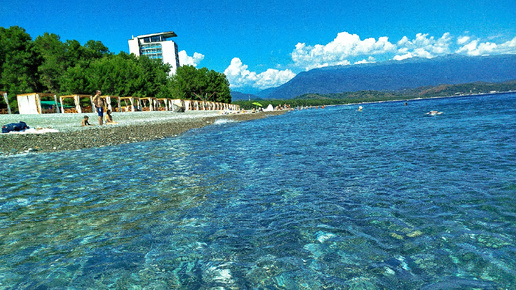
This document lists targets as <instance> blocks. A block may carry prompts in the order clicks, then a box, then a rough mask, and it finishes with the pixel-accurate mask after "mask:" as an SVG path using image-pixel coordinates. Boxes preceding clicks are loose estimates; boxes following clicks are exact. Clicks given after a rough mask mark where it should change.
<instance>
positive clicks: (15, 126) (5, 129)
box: [2, 121, 29, 133]
mask: <svg viewBox="0 0 516 290" xmlns="http://www.w3.org/2000/svg"><path fill="white" fill-rule="evenodd" d="M25 129H29V126H27V124H26V123H25V122H23V121H20V122H19V123H11V124H7V125H3V126H2V133H9V132H11V131H24V130H25Z"/></svg>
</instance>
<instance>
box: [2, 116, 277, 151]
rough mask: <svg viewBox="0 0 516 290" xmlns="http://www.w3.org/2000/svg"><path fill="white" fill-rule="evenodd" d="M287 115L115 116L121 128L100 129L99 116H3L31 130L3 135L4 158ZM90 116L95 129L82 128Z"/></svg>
mask: <svg viewBox="0 0 516 290" xmlns="http://www.w3.org/2000/svg"><path fill="white" fill-rule="evenodd" d="M283 113H285V111H273V112H258V113H251V112H243V113H242V112H241V113H232V114H225V115H223V114H221V113H220V111H190V112H185V113H174V112H162V111H160V112H129V113H113V114H112V115H113V119H114V121H115V122H117V124H109V125H102V126H100V125H98V119H97V116H96V115H95V114H91V113H90V114H43V115H18V114H12V115H0V124H1V125H6V124H9V123H15V122H19V121H23V122H25V123H27V125H28V126H29V127H30V128H31V129H30V130H27V131H26V132H23V133H4V134H0V155H12V154H20V153H26V152H31V153H37V152H56V151H63V150H77V149H83V148H92V147H103V146H112V145H119V144H124V143H133V142H142V141H150V140H157V139H162V138H168V137H174V136H177V135H179V134H181V133H184V132H186V131H188V130H190V129H195V128H201V127H204V126H207V125H210V124H213V123H215V122H217V121H225V120H227V121H247V120H254V119H260V118H265V117H268V116H275V115H281V114H283ZM85 115H88V117H89V121H90V123H91V124H93V126H86V127H81V125H80V124H81V121H82V119H83V117H84V116H85Z"/></svg>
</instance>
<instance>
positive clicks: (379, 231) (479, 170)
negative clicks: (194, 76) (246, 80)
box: [0, 94, 516, 289]
mask: <svg viewBox="0 0 516 290" xmlns="http://www.w3.org/2000/svg"><path fill="white" fill-rule="evenodd" d="M362 106H363V107H364V109H363V111H361V112H359V111H358V110H357V108H358V105H354V106H337V107H327V108H326V109H317V110H316V109H312V110H303V111H294V112H290V113H287V114H285V115H282V116H277V117H270V118H266V119H261V120H255V121H250V122H241V123H230V122H227V123H224V122H221V123H219V124H216V125H212V126H209V127H205V128H202V129H197V130H193V131H190V132H188V133H186V134H184V135H181V136H179V137H175V138H170V139H165V140H159V141H153V142H145V143H136V144H126V145H121V146H115V147H104V148H98V149H87V150H79V151H69V152H59V153H55V154H54V153H53V154H32V155H31V154H29V155H23V156H15V157H4V158H1V159H0V161H1V164H0V175H1V183H0V192H1V194H0V288H2V289H19V288H22V289H23V288H28V289H47V288H60V289H62V288H77V289H81V288H90V289H93V288H94V289H105V288H119V289H126V288H130V289H141V288H146V289H171V288H181V289H211V288H218V289H250V288H255V289H383V288H388V289H413V288H422V289H450V288H466V289H467V288H479V289H499V288H502V289H505V288H507V289H509V288H513V289H514V288H516V247H515V245H516V95H515V94H507V95H496V96H477V97H459V98H448V99H433V100H420V101H409V102H408V105H407V106H405V104H404V102H390V103H377V104H363V105H362ZM430 110H439V111H442V112H443V114H441V115H437V116H428V115H425V113H426V112H428V111H430Z"/></svg>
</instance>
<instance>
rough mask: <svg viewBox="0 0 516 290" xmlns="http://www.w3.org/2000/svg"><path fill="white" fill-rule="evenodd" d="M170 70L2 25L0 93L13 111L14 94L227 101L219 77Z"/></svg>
mask: <svg viewBox="0 0 516 290" xmlns="http://www.w3.org/2000/svg"><path fill="white" fill-rule="evenodd" d="M169 72H170V66H169V65H168V64H164V63H163V62H162V61H161V60H159V59H150V58H148V57H145V56H140V57H136V56H135V55H134V54H127V53H125V52H120V53H119V54H114V53H112V52H110V51H109V49H108V48H107V47H106V46H104V45H103V44H102V42H100V41H94V40H90V41H88V42H86V43H85V44H84V45H81V44H80V43H79V42H78V41H77V40H66V41H64V42H63V41H61V39H60V37H59V36H58V35H56V34H53V33H45V34H44V35H41V36H38V37H37V38H36V39H35V40H32V38H31V36H30V35H29V34H27V33H26V32H25V29H23V28H21V27H18V26H13V27H10V28H3V27H0V91H6V92H8V98H9V103H10V106H11V108H17V104H16V95H17V94H24V93H33V92H40V93H53V94H56V95H58V96H61V95H68V94H92V93H93V92H94V91H95V90H97V89H100V90H102V92H103V93H104V94H106V95H116V96H135V97H157V98H173V99H176V98H181V99H197V100H210V101H217V102H225V103H230V102H231V94H230V90H229V82H228V80H227V78H226V76H225V75H224V74H222V73H218V72H216V71H213V70H208V69H207V68H201V69H197V68H195V67H193V66H183V67H180V68H178V70H177V72H176V74H175V75H173V76H169ZM2 103H3V105H4V106H5V103H4V101H3V98H0V106H2Z"/></svg>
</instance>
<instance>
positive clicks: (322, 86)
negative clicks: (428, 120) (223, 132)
mask: <svg viewBox="0 0 516 290" xmlns="http://www.w3.org/2000/svg"><path fill="white" fill-rule="evenodd" d="M508 80H516V55H495V56H473V57H472V56H458V55H449V56H444V57H439V58H433V59H426V58H411V59H407V60H403V61H394V60H393V61H386V62H380V63H370V64H360V65H348V66H332V67H325V68H319V69H312V70H310V71H306V72H301V73H299V74H298V75H296V76H295V77H294V78H293V79H291V80H290V81H288V82H287V83H285V84H283V85H281V86H279V87H276V88H270V89H267V90H264V91H261V92H258V93H256V94H254V95H250V94H242V93H239V92H232V93H231V94H232V97H233V99H234V100H242V99H243V100H247V99H248V98H251V99H257V98H261V99H291V98H295V97H297V96H300V95H303V94H309V93H317V94H329V93H341V92H354V91H361V90H375V91H400V90H405V89H412V88H417V87H422V86H438V85H442V84H450V85H453V84H464V83H472V82H490V83H496V82H503V81H508Z"/></svg>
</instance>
